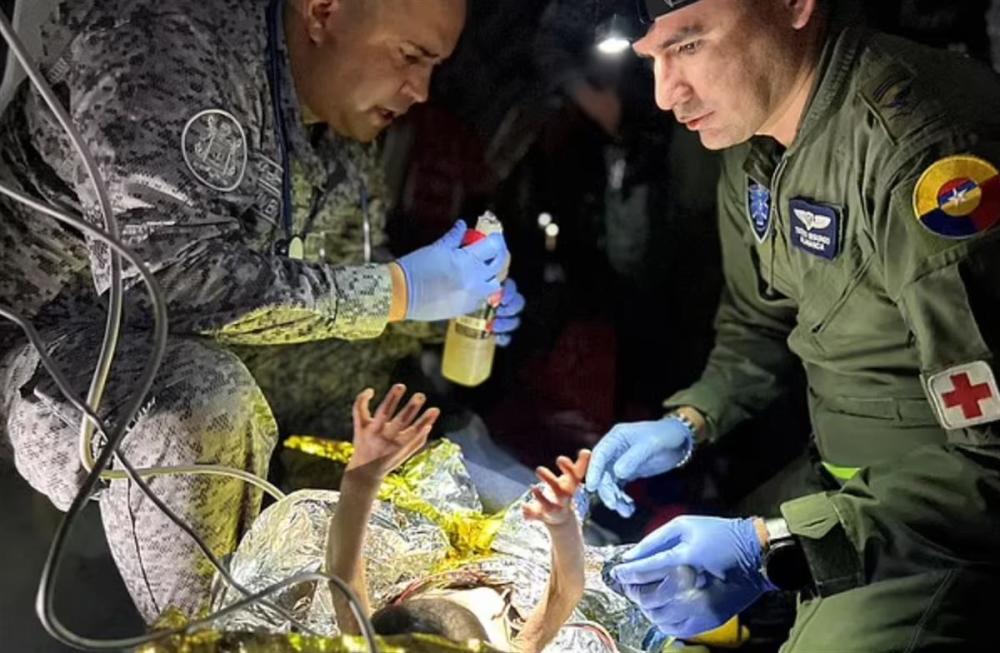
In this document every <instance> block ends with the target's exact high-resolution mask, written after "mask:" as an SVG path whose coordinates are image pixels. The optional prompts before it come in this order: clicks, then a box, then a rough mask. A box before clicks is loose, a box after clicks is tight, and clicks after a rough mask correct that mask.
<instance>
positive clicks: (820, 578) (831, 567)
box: [797, 524, 865, 597]
mask: <svg viewBox="0 0 1000 653" xmlns="http://www.w3.org/2000/svg"><path fill="white" fill-rule="evenodd" d="M797 539H798V541H799V544H800V545H801V546H802V551H803V553H805V556H806V561H807V562H808V563H809V571H810V572H811V574H812V578H813V583H814V586H815V590H816V593H817V594H818V595H819V596H820V597H827V596H833V595H834V594H839V593H841V592H846V591H847V590H852V589H854V588H856V587H861V586H862V585H864V584H865V575H864V570H863V569H862V568H861V563H860V561H859V560H858V555H857V551H855V550H854V545H853V544H851V541H850V539H848V537H847V533H846V532H845V531H844V527H843V526H842V525H840V524H838V525H837V526H835V527H833V528H831V529H830V531H829V532H828V533H827V534H826V535H824V536H823V537H821V538H819V539H812V538H808V537H799V538H797Z"/></svg>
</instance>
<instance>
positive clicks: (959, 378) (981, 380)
mask: <svg viewBox="0 0 1000 653" xmlns="http://www.w3.org/2000/svg"><path fill="white" fill-rule="evenodd" d="M926 383H927V395H928V396H929V397H930V399H931V404H932V405H933V406H934V411H935V412H936V413H937V416H938V421H940V422H941V426H943V427H944V428H946V429H948V430H952V429H964V428H967V427H970V426H976V425H977V424H986V423H988V422H995V421H998V420H1000V390H998V389H997V382H996V379H995V378H994V376H993V370H992V369H991V368H990V366H989V364H987V363H985V362H983V361H977V362H975V363H969V364H968V365H959V366H958V367H953V368H951V369H950V370H946V371H944V372H941V373H940V374H935V375H933V376H930V377H927V378H926Z"/></svg>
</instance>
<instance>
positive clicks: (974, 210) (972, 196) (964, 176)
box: [913, 155, 1000, 239]
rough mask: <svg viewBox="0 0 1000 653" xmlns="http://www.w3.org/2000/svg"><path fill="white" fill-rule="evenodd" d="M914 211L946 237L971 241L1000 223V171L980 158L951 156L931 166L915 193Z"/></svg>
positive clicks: (927, 224) (925, 225)
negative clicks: (969, 239)
mask: <svg viewBox="0 0 1000 653" xmlns="http://www.w3.org/2000/svg"><path fill="white" fill-rule="evenodd" d="M913 211H914V213H915V214H916V217H917V220H919V221H920V224H922V225H923V226H924V227H925V228H926V229H927V230H929V231H930V232H931V233H934V234H937V235H938V236H942V237H944V238H953V239H963V238H971V237H972V236H975V235H976V234H979V233H982V232H984V231H987V230H988V229H991V228H992V227H993V226H994V225H996V223H997V222H998V221H1000V172H998V171H997V168H996V167H995V166H994V165H993V164H992V163H990V162H988V161H986V160H984V159H980V158H979V157H975V156H969V155H960V156H950V157H947V158H944V159H941V160H940V161H937V162H935V163H934V164H933V165H931V166H930V167H929V168H928V169H927V170H926V171H924V174H923V175H921V177H920V180H919V181H918V182H917V185H916V187H915V188H914V190H913Z"/></svg>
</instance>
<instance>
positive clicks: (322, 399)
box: [230, 142, 444, 438]
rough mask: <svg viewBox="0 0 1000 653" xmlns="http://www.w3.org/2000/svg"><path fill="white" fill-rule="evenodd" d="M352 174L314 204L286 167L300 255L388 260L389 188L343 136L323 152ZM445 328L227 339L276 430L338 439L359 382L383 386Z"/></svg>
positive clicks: (365, 152)
mask: <svg viewBox="0 0 1000 653" xmlns="http://www.w3.org/2000/svg"><path fill="white" fill-rule="evenodd" d="M329 154H330V156H331V157H336V158H337V159H338V160H340V161H343V165H344V167H345V169H348V170H351V171H352V174H351V175H350V176H348V177H347V178H345V179H344V180H343V181H341V183H339V184H338V185H337V186H335V187H334V188H333V189H332V190H331V191H330V193H329V195H328V196H327V197H326V198H325V200H324V201H323V202H321V203H320V204H321V206H320V208H318V209H315V208H314V206H313V204H314V202H315V199H314V195H313V187H312V185H311V184H310V183H309V181H308V179H307V178H306V177H305V175H304V174H302V171H301V169H300V166H294V167H293V177H292V188H293V205H294V207H295V215H296V221H297V222H299V223H300V224H303V225H305V224H306V223H309V229H308V232H307V233H306V236H305V238H304V256H303V260H305V261H307V262H316V263H319V262H327V263H332V264H335V265H362V264H364V263H366V262H368V261H371V260H375V261H388V260H391V255H390V254H389V252H388V249H387V243H388V235H387V234H386V212H387V208H388V207H387V201H386V198H387V197H388V194H389V192H388V189H387V188H386V183H385V173H384V170H383V167H382V164H381V160H380V157H379V148H378V147H377V146H376V145H370V144H365V143H358V142H344V143H343V144H342V146H341V147H338V148H337V149H336V150H335V151H333V152H330V153H329ZM443 337H444V330H443V329H442V328H441V326H440V325H438V324H433V323H428V322H393V323H391V324H388V325H387V326H386V329H385V331H383V332H382V334H381V335H380V336H379V337H378V338H376V339H371V340H340V339H331V340H321V341H316V342H305V343H300V344H295V345H259V346H241V345H232V346H230V349H231V350H232V351H233V352H234V353H236V355H237V356H239V358H240V359H241V360H242V361H243V362H244V364H246V366H247V368H248V369H249V370H250V373H251V374H252V375H253V377H254V379H256V380H257V383H258V385H260V386H261V389H262V390H263V391H264V396H265V397H266V399H267V402H268V403H269V404H270V405H271V409H272V410H273V412H274V414H275V418H276V420H277V422H278V426H279V428H280V430H281V433H282V434H283V435H291V434H299V435H306V434H310V435H321V436H324V437H333V438H344V437H347V435H349V434H350V432H351V428H352V426H351V405H352V401H353V397H354V396H355V395H356V394H357V389H358V388H364V387H371V388H373V389H375V390H376V392H379V393H384V392H386V391H387V390H388V388H389V386H390V384H391V383H392V380H393V379H392V375H393V372H394V370H395V369H396V367H397V364H398V363H399V362H400V361H402V360H404V359H406V358H408V357H410V356H413V355H416V354H418V353H419V352H420V351H421V350H422V348H423V345H424V344H429V343H435V342H440V341H441V340H442V339H443Z"/></svg>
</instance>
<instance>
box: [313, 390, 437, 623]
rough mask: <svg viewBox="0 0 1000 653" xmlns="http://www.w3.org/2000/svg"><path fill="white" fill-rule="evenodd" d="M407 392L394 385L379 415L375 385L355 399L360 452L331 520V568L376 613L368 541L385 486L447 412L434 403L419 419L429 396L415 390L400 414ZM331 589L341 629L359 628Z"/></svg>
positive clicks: (348, 471)
mask: <svg viewBox="0 0 1000 653" xmlns="http://www.w3.org/2000/svg"><path fill="white" fill-rule="evenodd" d="M405 393H406V386H404V385H401V384H397V385H395V386H393V387H392V389H391V390H389V393H388V394H387V395H386V397H385V399H383V400H382V403H381V404H380V405H379V407H378V409H376V411H375V415H374V416H372V415H371V413H370V412H369V402H370V401H371V399H372V397H374V396H375V391H374V390H370V389H369V390H365V391H364V392H362V393H361V394H359V395H358V397H357V399H356V400H355V402H354V455H352V456H351V459H350V461H348V463H347V469H346V470H345V471H344V477H343V479H342V480H341V483H340V501H339V502H338V503H337V509H336V511H335V512H334V514H333V518H332V519H331V520H330V533H329V536H328V538H327V545H326V572H327V573H328V574H331V575H334V576H337V577H338V578H340V579H341V580H343V581H344V582H345V583H347V585H348V586H349V587H350V588H351V589H352V590H353V591H354V593H355V594H356V595H357V597H358V598H359V599H360V601H361V605H362V609H363V610H364V613H365V616H368V615H370V614H371V606H370V604H369V601H368V589H367V584H366V582H365V566H364V545H365V537H366V535H367V532H368V519H369V517H371V513H372V507H373V506H374V504H375V499H376V497H377V496H378V489H379V486H380V485H381V484H382V480H383V479H385V477H386V476H387V475H388V474H389V472H391V471H393V470H394V469H396V468H397V467H399V466H400V465H401V464H403V462H404V461H406V459H407V458H409V457H410V456H411V455H413V454H414V453H416V451H417V450H419V449H420V448H421V447H422V446H424V443H426V442H427V436H428V435H429V434H430V432H431V428H432V427H433V426H434V422H435V421H436V420H437V418H438V415H440V414H441V413H440V411H439V410H438V409H437V408H430V409H428V410H427V411H426V412H424V414H423V415H421V416H420V418H419V419H417V415H418V414H419V413H420V409H421V407H422V406H423V404H424V401H425V400H426V398H425V397H424V395H422V394H415V395H413V397H412V398H410V401H409V403H407V404H406V406H404V407H403V408H402V409H401V410H400V411H399V414H395V413H396V408H397V407H398V406H399V403H400V400H401V399H402V398H403V395H404V394H405ZM330 591H331V592H332V594H333V607H334V610H335V612H336V615H337V623H338V624H339V626H340V631H341V632H342V633H344V634H347V635H357V634H359V633H360V627H359V626H358V624H357V622H356V621H355V619H354V615H353V613H352V612H351V608H350V605H349V604H348V602H347V599H346V598H345V597H344V595H343V594H342V593H341V592H340V591H339V590H338V589H337V588H336V587H332V586H331V588H330Z"/></svg>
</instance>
